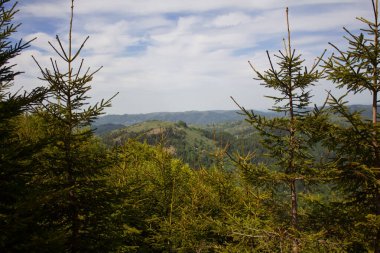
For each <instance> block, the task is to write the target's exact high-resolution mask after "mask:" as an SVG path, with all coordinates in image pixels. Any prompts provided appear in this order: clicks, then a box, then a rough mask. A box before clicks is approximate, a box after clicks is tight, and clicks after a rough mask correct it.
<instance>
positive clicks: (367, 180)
mask: <svg viewBox="0 0 380 253" xmlns="http://www.w3.org/2000/svg"><path fill="white" fill-rule="evenodd" d="M372 7H373V13H374V19H373V21H370V20H368V19H366V18H358V19H359V20H360V21H361V22H362V23H363V25H364V26H365V28H363V29H361V33H360V34H359V35H355V34H353V33H351V32H350V31H349V30H348V29H346V28H344V30H345V31H346V32H347V34H348V35H347V36H346V37H345V39H346V40H347V42H348V47H347V49H340V48H338V47H337V46H335V45H333V44H331V43H330V45H332V46H333V47H334V49H335V50H336V52H337V54H336V55H335V54H333V55H332V56H331V57H330V58H329V60H327V61H325V66H324V67H325V69H326V73H327V78H328V79H330V80H332V81H333V82H334V83H336V85H337V87H338V88H345V89H347V93H354V94H356V93H361V92H363V91H369V92H370V94H371V99H370V101H371V103H372V117H371V120H368V119H366V118H363V117H362V116H361V114H360V112H356V111H353V112H352V111H350V110H349V109H348V108H347V106H346V105H347V102H346V101H345V99H346V98H345V96H342V97H340V98H335V97H334V96H332V95H330V100H329V101H328V102H329V105H330V107H331V108H330V110H331V111H332V112H333V113H335V114H337V115H340V116H341V117H342V118H343V119H344V120H345V121H346V124H344V125H336V124H333V123H331V126H330V128H331V130H330V132H329V133H328V134H329V137H328V138H326V141H325V145H326V146H328V147H329V148H330V149H331V150H333V151H334V153H335V156H334V157H333V161H334V163H333V164H332V166H331V167H332V169H331V173H332V177H333V178H335V179H336V180H335V182H336V183H337V189H339V190H340V191H341V192H342V198H341V201H340V202H341V207H342V208H344V209H345V210H346V212H348V213H350V215H351V216H353V217H354V218H353V219H352V220H350V221H349V222H350V223H349V224H350V225H351V226H350V227H349V228H348V229H349V231H350V232H352V233H353V234H354V233H358V232H359V231H360V232H359V235H357V236H355V237H352V238H355V240H353V239H352V242H355V244H352V245H351V246H350V247H351V248H352V250H351V251H358V248H361V249H362V251H366V250H373V251H374V252H380V226H379V223H378V222H377V220H378V219H379V218H378V217H380V204H379V203H380V185H379V179H380V169H379V168H380V148H379V143H380V132H379V131H380V128H379V124H378V120H379V113H378V107H379V105H378V103H379V100H378V93H379V91H380V85H379V79H378V71H379V70H378V67H379V64H380V61H379V59H380V44H379V39H380V32H379V26H380V23H379V20H378V10H379V9H378V1H377V0H376V1H375V0H372Z"/></svg>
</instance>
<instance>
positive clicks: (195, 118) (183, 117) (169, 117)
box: [94, 110, 278, 126]
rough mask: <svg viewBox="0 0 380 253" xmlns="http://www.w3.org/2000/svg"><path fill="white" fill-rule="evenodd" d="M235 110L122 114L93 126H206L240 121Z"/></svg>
mask: <svg viewBox="0 0 380 253" xmlns="http://www.w3.org/2000/svg"><path fill="white" fill-rule="evenodd" d="M254 112H256V113H258V114H260V115H265V116H268V117H273V116H276V115H278V114H277V113H275V112H271V111H269V112H262V111H254ZM239 113H240V111H236V110H231V111H228V110H215V111H188V112H155V113H147V114H123V115H105V116H103V117H100V118H99V119H97V120H96V121H95V122H94V125H95V126H99V125H104V124H114V125H124V126H130V125H133V124H137V123H140V122H144V121H151V120H159V121H167V122H178V121H184V122H186V123H187V124H192V125H207V124H216V123H223V122H232V121H240V120H243V119H244V116H243V115H241V114H239Z"/></svg>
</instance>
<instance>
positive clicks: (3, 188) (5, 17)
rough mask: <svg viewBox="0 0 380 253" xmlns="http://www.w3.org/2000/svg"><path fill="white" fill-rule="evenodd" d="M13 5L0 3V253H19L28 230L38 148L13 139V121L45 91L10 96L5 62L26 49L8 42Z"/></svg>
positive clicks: (10, 67) (10, 73) (10, 79)
mask: <svg viewBox="0 0 380 253" xmlns="http://www.w3.org/2000/svg"><path fill="white" fill-rule="evenodd" d="M16 13H17V9H16V3H13V1H10V0H1V1H0V19H1V22H0V251H1V252H10V251H12V252H16V251H23V247H24V246H25V245H26V244H27V242H26V241H27V240H28V238H29V229H30V228H31V226H32V225H31V223H30V220H28V216H29V215H30V213H29V212H30V211H29V210H27V209H26V208H27V206H28V204H29V201H30V199H29V198H28V197H29V195H28V190H29V189H28V182H29V180H30V178H31V177H32V171H33V169H35V168H34V167H33V163H32V155H33V152H34V151H35V150H38V149H39V148H40V145H31V144H30V143H27V142H23V141H22V140H21V139H20V138H19V137H18V135H17V131H16V129H17V123H16V122H15V119H16V118H17V117H18V116H19V115H21V114H23V113H24V112H26V111H28V110H30V109H31V107H32V106H33V105H34V104H36V103H38V102H39V101H41V100H42V99H43V98H44V96H45V90H44V89H42V88H36V89H34V90H33V91H31V92H30V93H26V92H25V93H24V94H18V93H13V94H12V93H11V92H10V91H9V88H11V87H12V85H13V80H14V78H15V76H17V75H19V74H20V72H14V71H13V67H14V65H11V64H9V62H10V61H11V60H12V59H13V58H15V57H16V56H17V55H19V54H20V53H21V51H22V50H24V49H26V48H27V47H29V43H30V41H29V42H23V41H21V40H20V41H19V42H16V43H14V42H12V35H13V34H14V33H15V32H16V31H17V28H18V27H19V25H17V24H14V23H13V18H14V16H15V14H16Z"/></svg>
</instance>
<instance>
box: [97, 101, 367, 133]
mask: <svg viewBox="0 0 380 253" xmlns="http://www.w3.org/2000/svg"><path fill="white" fill-rule="evenodd" d="M349 108H350V110H352V111H361V112H362V114H363V116H365V117H371V106H369V105H350V106H349ZM254 112H255V113H257V114H259V115H263V116H266V117H275V116H279V115H280V114H279V113H276V112H273V111H257V110H254ZM244 118H245V116H244V115H242V114H241V111H239V110H212V111H187V112H154V113H147V114H122V115H112V114H111V115H105V116H102V117H100V118H99V119H97V120H96V121H95V122H94V123H93V125H94V126H96V127H97V128H99V127H100V126H101V125H114V127H116V128H120V127H123V126H130V125H133V124H137V123H141V122H144V121H151V120H159V121H168V122H178V121H184V122H186V123H187V124H190V125H207V124H218V123H224V122H233V121H240V120H244ZM110 127H111V126H110Z"/></svg>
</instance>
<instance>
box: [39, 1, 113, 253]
mask: <svg viewBox="0 0 380 253" xmlns="http://www.w3.org/2000/svg"><path fill="white" fill-rule="evenodd" d="M73 13H74V0H71V17H70V26H69V34H68V48H67V49H64V46H63V43H62V41H61V39H60V38H59V36H57V37H56V39H57V43H58V46H54V45H53V44H52V43H50V42H49V44H50V45H51V47H52V48H53V49H54V51H55V52H56V53H57V54H58V55H59V57H60V58H61V60H62V61H63V63H64V66H59V64H58V62H57V61H56V60H53V59H51V69H47V68H42V67H41V66H40V65H39V63H38V62H37V61H36V60H35V61H36V63H37V64H38V66H39V68H40V70H41V73H42V78H41V79H42V80H44V81H46V82H47V83H48V87H49V90H50V96H49V98H48V99H47V100H46V102H45V103H44V110H43V111H42V112H41V116H42V117H43V118H44V119H45V120H46V121H47V123H48V125H49V129H48V133H49V134H50V137H51V138H52V142H51V143H52V144H51V146H50V147H49V149H48V150H46V153H45V154H44V155H43V157H42V160H43V163H44V167H45V172H44V173H45V175H42V176H41V184H42V185H44V186H43V190H44V191H45V192H44V194H45V195H46V197H45V198H43V200H44V201H45V202H44V203H43V204H42V206H43V210H42V212H47V215H45V216H42V217H43V218H42V219H43V220H42V222H40V224H41V225H42V226H45V227H46V230H47V231H49V234H48V235H47V237H48V239H47V243H50V244H51V245H55V246H54V247H55V248H54V251H60V250H62V251H65V252H94V251H95V252H106V251H109V250H111V248H112V244H111V241H112V238H111V237H112V232H111V231H110V229H111V228H110V224H109V223H108V222H109V220H108V219H109V217H108V216H107V215H108V214H109V212H110V210H108V207H109V206H110V203H109V201H110V200H111V199H110V192H109V191H108V190H107V187H106V184H105V180H104V172H105V168H106V167H107V164H108V162H107V157H106V152H104V150H103V151H102V150H100V149H99V148H97V147H94V146H93V145H92V143H93V132H92V130H91V129H90V123H91V122H92V121H93V120H94V119H95V118H96V117H98V116H99V115H100V114H102V111H103V109H104V108H105V107H108V106H110V100H107V101H104V100H102V101H101V102H100V103H96V104H95V105H93V106H87V104H88V102H87V100H88V99H89V96H88V92H89V90H90V89H91V86H90V81H91V80H92V78H93V76H94V74H95V73H96V72H97V71H98V70H99V69H98V70H96V71H93V72H92V71H91V70H90V68H88V69H86V70H84V71H83V62H84V60H83V59H82V60H79V54H80V53H81V50H82V49H83V47H84V45H85V43H86V41H87V40H88V38H89V37H87V38H86V39H85V41H84V42H83V43H82V44H81V46H80V47H79V49H78V50H76V51H75V50H74V49H73V38H72V28H73V16H74V14H73ZM78 61H79V62H78ZM49 247H50V246H47V248H49Z"/></svg>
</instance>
